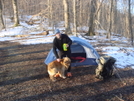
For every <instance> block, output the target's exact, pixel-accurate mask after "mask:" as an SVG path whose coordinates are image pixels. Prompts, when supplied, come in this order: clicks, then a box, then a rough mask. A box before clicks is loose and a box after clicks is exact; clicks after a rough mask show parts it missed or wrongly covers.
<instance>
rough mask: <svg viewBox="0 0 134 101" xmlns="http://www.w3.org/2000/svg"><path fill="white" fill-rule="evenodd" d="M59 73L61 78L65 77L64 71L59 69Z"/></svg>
mask: <svg viewBox="0 0 134 101" xmlns="http://www.w3.org/2000/svg"><path fill="white" fill-rule="evenodd" d="M59 74H60V77H61V78H63V79H65V78H66V76H65V73H64V71H60V72H59Z"/></svg>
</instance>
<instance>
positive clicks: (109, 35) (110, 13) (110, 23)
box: [107, 0, 113, 39]
mask: <svg viewBox="0 0 134 101" xmlns="http://www.w3.org/2000/svg"><path fill="white" fill-rule="evenodd" d="M112 8H113V0H111V6H110V12H109V30H108V33H107V38H108V39H110V37H111V29H112V11H113V10H112Z"/></svg>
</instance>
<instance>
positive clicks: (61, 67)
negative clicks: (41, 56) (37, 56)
mask: <svg viewBox="0 0 134 101" xmlns="http://www.w3.org/2000/svg"><path fill="white" fill-rule="evenodd" d="M70 63H71V60H70V59H69V58H68V57H65V58H63V59H61V61H60V62H58V61H57V60H55V61H52V62H50V63H49V64H48V66H47V71H48V74H49V77H50V79H51V80H52V81H56V78H55V75H56V74H57V73H58V74H59V76H60V77H61V78H63V79H65V78H66V76H65V70H67V69H68V67H69V66H70Z"/></svg>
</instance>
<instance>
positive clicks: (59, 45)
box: [53, 34, 72, 58]
mask: <svg viewBox="0 0 134 101" xmlns="http://www.w3.org/2000/svg"><path fill="white" fill-rule="evenodd" d="M64 43H66V44H68V45H69V47H68V51H70V45H71V44H72V40H71V39H70V38H69V37H68V36H67V35H66V34H61V39H58V38H56V37H55V38H54V40H53V52H54V54H55V56H56V58H59V56H58V53H57V51H56V49H58V50H59V51H61V52H63V53H64V50H63V44H64Z"/></svg>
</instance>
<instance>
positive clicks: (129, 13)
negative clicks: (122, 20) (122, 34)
mask: <svg viewBox="0 0 134 101" xmlns="http://www.w3.org/2000/svg"><path fill="white" fill-rule="evenodd" d="M128 15H129V16H128V19H129V30H130V35H131V44H132V45H133V31H132V17H131V0H128Z"/></svg>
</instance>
